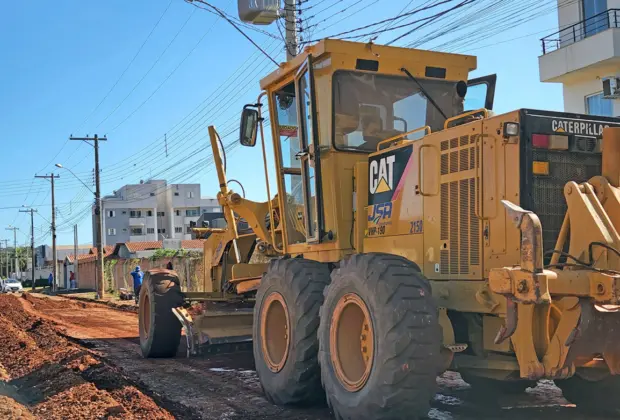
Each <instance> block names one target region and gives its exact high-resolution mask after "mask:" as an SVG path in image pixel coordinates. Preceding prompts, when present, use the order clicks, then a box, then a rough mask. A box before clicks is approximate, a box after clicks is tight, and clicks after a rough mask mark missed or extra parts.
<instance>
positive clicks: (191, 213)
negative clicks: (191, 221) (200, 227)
mask: <svg viewBox="0 0 620 420" xmlns="http://www.w3.org/2000/svg"><path fill="white" fill-rule="evenodd" d="M185 216H186V217H196V216H200V214H199V212H198V209H187V210H185Z"/></svg>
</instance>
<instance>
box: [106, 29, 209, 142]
mask: <svg viewBox="0 0 620 420" xmlns="http://www.w3.org/2000/svg"><path fill="white" fill-rule="evenodd" d="M216 23H217V20H215V21H214V22H213V24H212V25H211V26H210V27H209V28H208V29H207V30H206V31H205V33H204V34H203V35H202V37H200V39H199V40H198V42H196V45H194V48H192V49H191V50H190V51H189V52H188V53H187V54H186V55H185V57H183V60H181V62H180V63H179V64H177V66H176V67H175V68H174V69H173V70H172V71H171V72H170V73H169V74H168V76H166V78H165V79H164V80H163V81H162V82H161V83H160V84H159V86H157V88H155V90H154V91H153V92H152V93H151V94H150V95H149V97H148V98H146V99H145V100H144V101H143V102H142V103H141V104H140V105H138V107H137V108H136V109H134V110H133V111H132V112H131V113H130V114H129V115H127V116H126V117H125V118H124V119H123V120H122V121H121V122H120V123H118V124H117V125H116V126H114V128H113V129H112V130H111V132H114V131H116V129H117V128H118V127H120V126H121V125H123V124H124V123H125V122H126V121H127V120H128V119H130V118H131V117H132V116H133V115H134V114H135V113H136V112H138V110H139V109H140V108H142V107H143V106H144V105H145V104H146V103H147V102H148V101H149V100H151V98H152V97H153V96H154V95H155V94H156V93H157V92H158V91H159V89H161V87H162V86H163V85H164V84H165V83H166V82H167V81H168V79H170V77H172V75H173V74H174V73H175V72H176V71H177V70H178V69H179V67H181V66H182V65H183V63H185V60H187V59H188V58H189V56H190V55H192V53H193V52H194V51H196V48H198V46H199V45H200V44H201V43H202V41H203V40H204V39H205V37H206V36H207V35H208V34H209V32H211V29H213V27H214V26H215V24H216Z"/></svg>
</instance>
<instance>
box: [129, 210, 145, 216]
mask: <svg viewBox="0 0 620 420" xmlns="http://www.w3.org/2000/svg"><path fill="white" fill-rule="evenodd" d="M129 217H142V210H131V211H130V212H129Z"/></svg>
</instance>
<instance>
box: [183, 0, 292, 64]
mask: <svg viewBox="0 0 620 420" xmlns="http://www.w3.org/2000/svg"><path fill="white" fill-rule="evenodd" d="M185 1H186V2H187V3H190V4H193V2H194V1H196V2H198V3H202V4H204V5H206V6H208V7H210V8H211V9H213V10H214V11H215V12H217V13H218V14H219V15H220V16H221V17H222V18H224V19H225V20H226V21H227V22H228V23H230V24H231V25H232V26H233V27H234V28H235V29H236V30H237V31H239V33H240V34H241V35H243V36H244V37H245V38H246V39H247V40H248V41H250V42H251V43H252V45H254V46H255V47H256V48H257V49H258V50H259V51H260V52H262V53H263V54H264V55H265V56H266V57H267V58H269V59H270V60H271V61H272V62H273V64H275V65H276V66H278V67H279V66H280V65H279V64H278V62H277V61H276V60H274V59H273V57H271V56H270V55H269V54H267V52H266V51H265V50H263V49H262V48H261V47H260V46H259V45H258V44H257V43H256V42H255V41H254V40H253V39H252V38H251V37H250V36H249V35H248V34H246V33H245V32H243V31H242V30H241V28H240V27H239V26H237V24H235V22H233V21H232V19H230V18H228V16H226V15H225V14H224V13H223V12H222V11H221V10H220V9H219V8H217V7H215V6H213V5H212V4H210V3H207V2H206V1H204V0H185Z"/></svg>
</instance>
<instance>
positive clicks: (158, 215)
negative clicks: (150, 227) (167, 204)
mask: <svg viewBox="0 0 620 420" xmlns="http://www.w3.org/2000/svg"><path fill="white" fill-rule="evenodd" d="M165 215H166V213H165V212H163V211H158V212H157V217H164V216H165Z"/></svg>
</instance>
